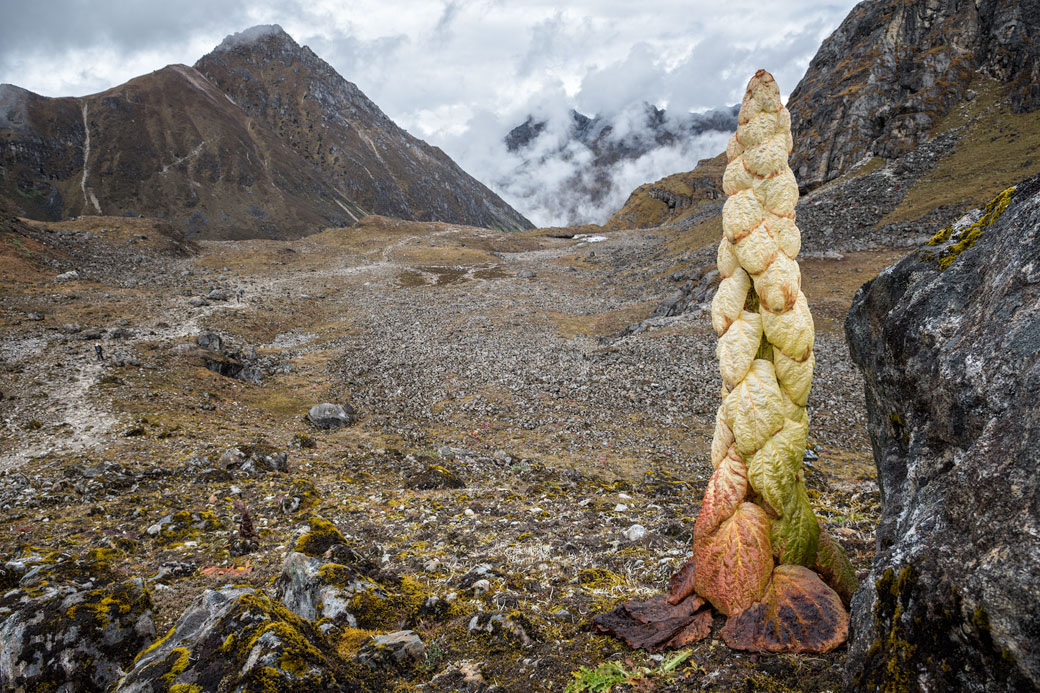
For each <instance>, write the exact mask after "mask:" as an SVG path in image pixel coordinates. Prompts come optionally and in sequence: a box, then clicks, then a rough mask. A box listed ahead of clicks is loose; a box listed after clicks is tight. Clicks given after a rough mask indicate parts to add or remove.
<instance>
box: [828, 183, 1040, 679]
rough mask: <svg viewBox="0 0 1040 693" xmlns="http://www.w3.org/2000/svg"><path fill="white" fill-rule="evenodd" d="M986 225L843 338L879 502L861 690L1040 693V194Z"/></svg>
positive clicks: (880, 288) (887, 291)
mask: <svg viewBox="0 0 1040 693" xmlns="http://www.w3.org/2000/svg"><path fill="white" fill-rule="evenodd" d="M994 208H995V206H994ZM982 216H983V215H976V217H975V218H976V219H981V218H982ZM990 221H991V224H990V225H989V226H988V227H982V226H978V228H977V230H978V233H976V234H974V238H973V242H972V243H971V245H970V247H965V248H961V249H960V250H959V252H958V253H957V254H956V255H953V254H946V253H945V252H944V248H945V246H944V245H936V246H927V247H926V248H925V249H923V251H922V252H919V253H915V254H912V255H910V256H908V257H906V258H904V259H903V260H902V261H900V262H899V263H897V264H896V265H893V266H892V267H889V268H888V269H886V270H884V271H883V272H881V274H879V275H878V276H877V277H876V278H875V279H874V280H873V281H871V282H870V283H868V284H866V285H865V286H864V287H863V288H861V289H860V291H859V293H857V295H856V298H855V300H854V302H853V305H852V310H851V312H850V313H849V317H848V319H847V321H846V323H845V331H846V337H847V339H848V342H849V346H850V349H851V353H852V357H853V359H854V360H855V361H856V363H857V364H858V365H859V366H860V368H861V369H862V370H863V374H864V376H865V377H864V380H865V383H866V385H865V389H866V401H867V413H868V417H869V420H868V426H869V430H870V435H871V441H872V443H873V447H874V458H875V462H876V463H877V468H878V484H879V486H880V488H881V498H882V518H881V523H880V524H879V526H878V529H877V541H878V547H877V548H878V551H877V555H876V556H875V559H874V564H873V567H872V569H871V573H870V576H869V577H868V579H867V580H865V581H864V583H863V586H862V588H861V589H860V590H859V592H857V593H856V596H855V598H854V599H853V624H852V626H853V627H852V633H853V635H852V640H851V646H850V651H849V659H848V670H847V684H848V686H849V687H850V688H852V689H856V690H862V689H867V690H874V689H882V688H884V689H888V688H892V689H904V690H905V689H909V690H968V691H973V690H974V691H983V690H986V691H989V690H994V691H998V690H999V691H1004V690H1008V691H1010V690H1032V689H1035V688H1037V687H1038V686H1040V650H1038V649H1037V647H1036V643H1037V642H1040V539H1038V538H1037V537H1040V514H1038V513H1037V511H1036V508H1037V504H1038V503H1040V476H1038V475H1037V450H1040V413H1038V412H1040V410H1038V409H1037V407H1036V402H1037V398H1038V396H1040V298H1038V297H1040V180H1038V179H1036V178H1034V179H1032V180H1030V181H1027V182H1025V183H1022V184H1020V185H1018V186H1017V187H1016V189H1015V190H1014V192H1013V193H1011V195H1010V203H1009V204H1007V205H1006V209H1005V210H1004V212H1003V214H1002V215H1000V216H999V217H998V218H996V219H991V220H990ZM973 223H975V222H973ZM969 226H970V224H969ZM969 226H965V228H964V229H962V231H964V230H965V229H968V228H969ZM968 233H971V232H970V231H969V232H968ZM937 235H938V234H937ZM947 235H948V236H949V238H947V239H946V240H943V239H939V241H940V242H941V243H949V242H951V241H952V242H956V233H953V232H951V233H950V234H947ZM937 251H938V252H937ZM944 258H951V260H950V261H949V262H941V261H942V260H943V259H944ZM940 265H942V266H940ZM943 266H944V267H945V268H944V267H943Z"/></svg>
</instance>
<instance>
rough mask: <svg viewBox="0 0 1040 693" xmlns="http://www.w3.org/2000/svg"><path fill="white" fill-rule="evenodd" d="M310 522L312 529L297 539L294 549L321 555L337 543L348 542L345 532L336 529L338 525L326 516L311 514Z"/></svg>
mask: <svg viewBox="0 0 1040 693" xmlns="http://www.w3.org/2000/svg"><path fill="white" fill-rule="evenodd" d="M308 523H309V524H310V531H309V532H307V533H306V534H304V535H303V536H301V537H300V538H299V539H297V540H296V545H295V546H293V551H298V552H299V553H304V554H307V555H308V556H320V555H322V554H323V553H325V552H326V551H328V550H329V548H330V547H332V546H335V545H336V544H346V543H347V540H346V539H345V538H344V537H343V534H342V533H340V531H339V530H338V529H336V525H334V524H332V523H331V522H329V521H328V520H326V519H325V518H323V517H320V516H318V515H311V517H310V518H309V519H308Z"/></svg>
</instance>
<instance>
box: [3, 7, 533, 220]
mask: <svg viewBox="0 0 1040 693" xmlns="http://www.w3.org/2000/svg"><path fill="white" fill-rule="evenodd" d="M199 66H200V67H203V68H205V69H207V70H209V74H210V77H212V78H213V79H212V80H211V79H210V78H208V77H207V76H206V75H203V74H202V73H201V72H200V71H199V70H197V69H195V68H193V67H187V66H184V65H171V66H169V67H166V68H163V69H162V70H158V71H156V72H153V73H151V74H149V75H144V76H142V77H138V78H135V79H133V80H131V81H129V82H127V83H126V84H123V85H121V86H118V87H115V88H113V89H109V90H108V91H105V92H101V93H99V94H94V95H91V96H87V97H83V98H57V99H52V98H45V97H42V96H38V95H36V94H33V93H31V92H28V91H25V90H24V89H19V88H18V87H14V86H11V85H2V86H0V167H2V168H0V171H2V172H3V175H0V196H3V197H5V198H7V200H8V203H9V206H10V207H11V208H12V209H13V210H14V211H16V212H17V213H19V214H21V215H23V216H27V217H32V218H37V219H49V220H57V219H61V218H68V217H73V216H80V215H109V216H119V215H129V216H136V215H144V216H154V217H160V218H164V219H167V220H169V221H170V222H171V223H173V224H174V226H175V227H177V228H178V229H181V230H183V231H184V232H186V233H187V234H188V235H189V236H192V237H200V238H291V237H298V236H302V235H306V234H308V233H313V232H315V231H318V230H320V229H321V228H322V227H326V226H349V225H350V224H353V223H354V222H356V221H357V220H358V219H359V218H360V217H361V216H363V215H364V214H366V213H369V212H377V213H382V214H386V215H390V216H396V217H400V218H404V219H420V220H439V221H447V222H454V223H465V224H471V225H476V226H487V227H492V228H501V229H520V228H527V227H529V226H530V223H529V222H527V220H526V219H524V218H523V217H522V216H520V215H519V214H518V213H516V212H515V211H514V210H513V209H511V208H510V207H509V206H508V205H506V204H505V203H504V202H503V201H502V200H501V199H500V198H498V196H497V195H495V194H494V193H492V192H491V191H490V190H488V189H487V188H485V187H484V186H483V185H481V184H480V183H479V182H477V181H476V180H474V179H473V178H472V177H470V176H469V175H468V174H466V173H465V172H464V171H462V170H461V169H460V168H459V167H458V166H456V165H455V164H454V162H452V161H451V159H449V158H448V157H447V156H446V155H445V154H443V153H442V152H440V151H439V150H436V149H435V148H432V147H430V146H428V145H426V144H425V143H423V142H421V141H420V140H417V139H415V138H414V137H411V136H410V135H408V134H407V133H405V132H404V131H403V130H401V129H400V128H398V127H397V126H396V125H395V124H394V123H393V122H392V121H391V120H390V119H389V118H387V117H386V116H385V115H384V114H383V113H382V112H381V111H380V110H379V109H378V108H377V107H376V106H375V104H373V103H372V102H371V101H369V100H368V99H367V98H365V96H364V95H363V94H362V93H361V92H360V91H359V90H358V89H357V87H355V86H354V85H352V84H350V83H349V82H347V81H346V80H344V79H343V78H342V77H340V76H339V75H338V74H336V72H335V71H334V70H333V69H332V68H331V67H329V66H328V65H327V64H326V63H324V62H323V61H321V60H320V59H319V58H317V56H315V55H314V54H313V53H311V52H310V50H309V49H307V48H302V47H300V46H298V45H297V44H296V43H295V42H294V41H293V40H292V38H290V37H289V36H288V35H287V34H285V33H284V32H282V31H281V30H280V29H278V28H276V27H263V28H258V29H257V30H252V31H251V32H244V34H243V35H236V37H232V38H230V39H228V40H227V41H225V43H224V44H222V45H221V47H220V48H218V49H217V50H216V51H214V52H213V53H212V54H210V55H209V56H206V57H205V58H203V59H202V60H200V61H199Z"/></svg>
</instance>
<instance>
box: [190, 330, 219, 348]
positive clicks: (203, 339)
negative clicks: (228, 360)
mask: <svg viewBox="0 0 1040 693" xmlns="http://www.w3.org/2000/svg"><path fill="white" fill-rule="evenodd" d="M195 343H196V344H198V345H199V346H200V347H202V348H203V349H207V350H209V351H217V352H219V351H223V350H224V340H223V339H222V338H221V336H220V335H219V334H217V333H216V332H207V333H206V334H200V335H199V336H198V337H196V338H195Z"/></svg>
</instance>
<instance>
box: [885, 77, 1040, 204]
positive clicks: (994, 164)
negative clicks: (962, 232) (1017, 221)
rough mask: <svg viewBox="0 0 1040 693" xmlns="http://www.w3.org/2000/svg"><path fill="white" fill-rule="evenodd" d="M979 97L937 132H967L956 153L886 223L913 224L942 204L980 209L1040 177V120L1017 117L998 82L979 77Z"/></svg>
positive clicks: (959, 108) (1032, 116) (976, 86)
mask: <svg viewBox="0 0 1040 693" xmlns="http://www.w3.org/2000/svg"><path fill="white" fill-rule="evenodd" d="M972 87H973V89H974V90H975V91H976V92H977V93H978V96H977V97H976V98H975V99H974V100H973V101H969V102H965V103H963V104H961V105H959V106H957V107H956V108H954V109H953V110H952V111H951V112H950V113H949V114H948V115H947V116H946V117H945V118H944V119H943V120H942V121H940V122H939V124H938V125H937V126H936V128H935V132H936V133H939V132H945V131H948V130H951V129H953V128H962V129H963V130H962V134H961V137H960V140H959V141H958V143H957V148H956V150H955V151H954V152H953V153H951V154H950V155H948V156H946V157H945V158H943V159H942V160H941V161H939V163H938V165H937V166H936V167H935V168H934V169H933V170H932V171H931V172H930V173H929V174H927V175H926V176H924V177H923V178H922V179H921V180H920V181H918V182H917V184H916V185H914V186H913V187H912V188H911V189H910V190H909V191H908V192H907V194H906V198H905V199H904V200H903V202H902V204H900V205H899V207H897V208H896V209H895V210H894V211H893V212H892V213H891V214H889V215H888V216H887V217H886V218H885V219H883V220H882V223H883V224H888V223H894V222H904V221H913V220H915V219H919V218H920V217H922V216H924V215H925V214H927V213H928V212H930V211H931V210H932V209H935V208H936V207H939V206H941V205H955V206H962V207H977V206H980V205H982V204H985V203H986V201H987V200H989V199H990V198H992V197H993V196H994V195H996V194H997V193H998V192H1000V191H1001V190H1004V189H1005V188H1007V187H1008V186H1010V185H1013V184H1015V183H1016V182H1018V181H1020V180H1022V179H1023V178H1027V177H1029V176H1032V175H1034V174H1036V173H1040V118H1038V117H1037V114H1036V113H1025V114H1016V113H1013V112H1012V111H1011V108H1010V106H1009V105H1008V102H1007V99H1006V98H1005V91H1006V90H1005V88H1004V87H1003V85H1001V84H999V83H998V82H996V81H994V80H991V79H988V78H985V77H982V76H979V77H977V78H976V80H975V82H974V83H973V85H972Z"/></svg>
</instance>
